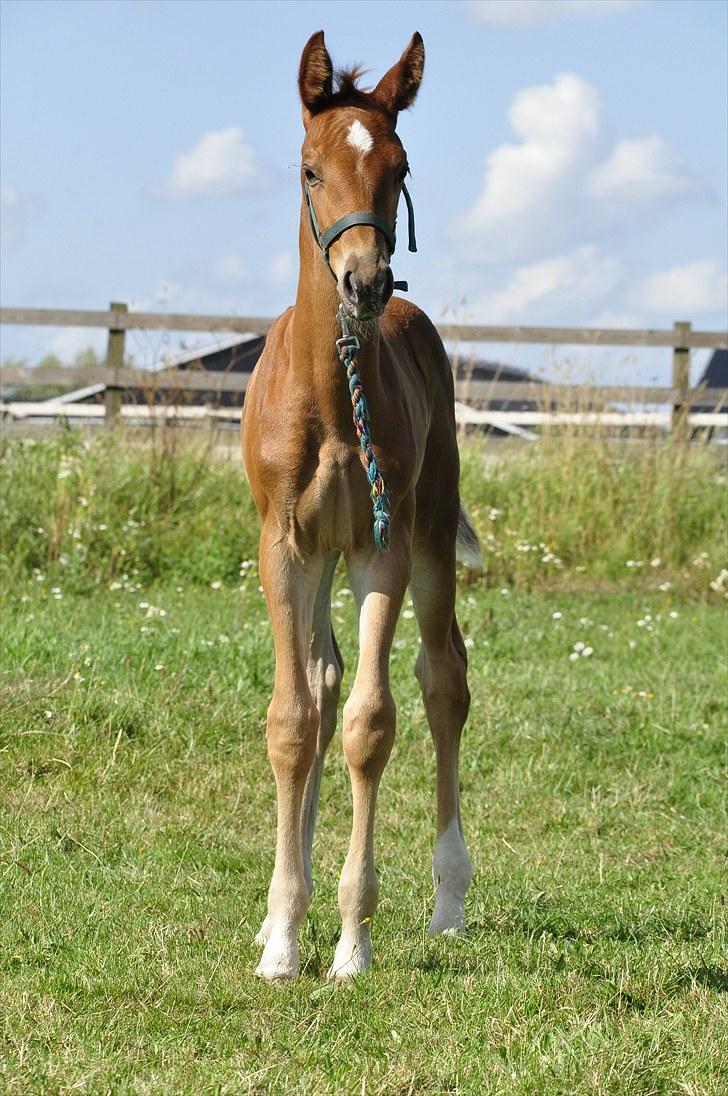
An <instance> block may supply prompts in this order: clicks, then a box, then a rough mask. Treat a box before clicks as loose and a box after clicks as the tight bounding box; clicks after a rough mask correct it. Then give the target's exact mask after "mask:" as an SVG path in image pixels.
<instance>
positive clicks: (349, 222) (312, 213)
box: [304, 183, 417, 293]
mask: <svg viewBox="0 0 728 1096" xmlns="http://www.w3.org/2000/svg"><path fill="white" fill-rule="evenodd" d="M304 187H305V190H304V194H305V197H306V205H307V206H308V216H309V219H310V221H311V231H312V232H313V235H314V239H315V240H316V243H317V244H318V245H319V247H320V248H321V251H322V252H323V256H324V262H325V263H326V265H327V267H328V268H329V270H330V271H331V275H332V277H333V278H336V275H335V274H334V271H333V267H332V266H331V263H330V261H329V248H330V247H331V245H332V243H333V242H334V240H338V238H339V236H341V235H342V233H344V232H346V230H347V228H353V227H354V225H371V226H372V228H376V229H378V230H379V231H380V232H381V233H382V235H383V236H384V238H385V240H386V241H387V243H388V244H389V253H390V255H393V254H394V249H395V247H396V244H397V234H396V227H397V222H396V220H395V223H394V224H393V225H392V226H390V225H388V224H387V222H386V221H384V220H382V218H381V217H379V216H377V214H376V213H367V212H365V211H361V210H359V211H357V212H355V213H345V214H344V216H343V217H339V219H338V221H334V223H333V224H332V225H329V227H328V228H327V229H325V230H324V231H323V232H322V231H321V229H320V228H319V224H318V220H317V218H316V210H315V209H314V207H313V199H312V198H311V189H310V187H309V185H308V183H304ZM402 193H403V194H404V200H405V202H406V203H407V231H408V234H409V245H408V247H409V250H410V251H416V250H417V241H416V240H415V210H414V206H413V205H412V199H411V198H410V195H409V191H408V190H407V187H406V186H405V185H404V183H402ZM394 288H395V289H401V290H403V291H404V292H405V293H406V292H407V290H408V288H409V286H408V285H407V282H395V283H394Z"/></svg>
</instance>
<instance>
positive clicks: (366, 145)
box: [346, 118, 374, 152]
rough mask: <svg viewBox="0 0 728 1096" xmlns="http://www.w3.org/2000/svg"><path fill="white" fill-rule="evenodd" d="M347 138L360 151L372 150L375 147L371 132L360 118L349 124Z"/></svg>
mask: <svg viewBox="0 0 728 1096" xmlns="http://www.w3.org/2000/svg"><path fill="white" fill-rule="evenodd" d="M346 140H347V143H348V144H350V145H351V147H352V148H355V149H357V150H358V151H359V152H371V150H372V149H373V147H374V141H373V139H372V135H371V133H370V132H369V130H368V129H367V128H366V126H363V125H362V124H361V122H360V121H359V119H358V118H357V120H356V121H355V122H352V123H351V125H350V126H349V132H348V133H347V135H346Z"/></svg>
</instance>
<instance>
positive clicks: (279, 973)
mask: <svg viewBox="0 0 728 1096" xmlns="http://www.w3.org/2000/svg"><path fill="white" fill-rule="evenodd" d="M299 969H300V961H299V956H298V947H297V945H296V944H295V943H291V942H290V941H283V940H276V939H274V938H272V937H271V938H270V939H269V940H268V943H267V944H266V945H265V950H264V952H263V954H262V955H261V957H260V962H259V963H258V966H257V967H256V968H255V973H256V974H257V975H258V977H259V978H264V979H265V981H266V982H283V981H286V980H287V979H289V978H295V977H296V975H297V974H298V971H299Z"/></svg>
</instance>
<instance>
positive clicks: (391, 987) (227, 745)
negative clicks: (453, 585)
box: [0, 436, 728, 1096]
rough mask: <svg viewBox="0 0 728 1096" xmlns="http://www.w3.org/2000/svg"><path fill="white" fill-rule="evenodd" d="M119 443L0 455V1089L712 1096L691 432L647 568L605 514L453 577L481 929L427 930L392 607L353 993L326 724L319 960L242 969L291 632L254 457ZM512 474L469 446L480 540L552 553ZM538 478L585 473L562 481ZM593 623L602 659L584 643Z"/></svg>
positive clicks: (717, 796)
mask: <svg viewBox="0 0 728 1096" xmlns="http://www.w3.org/2000/svg"><path fill="white" fill-rule="evenodd" d="M118 445H119V443H118V442H116V441H114V440H111V441H104V442H102V443H100V444H99V443H95V444H94V445H92V446H91V447H90V448H89V449H87V450H86V449H84V448H83V447H82V445H81V443H80V442H79V441H78V439H77V438H75V436H70V437H69V438H66V439H63V440H62V441H61V442H54V443H52V444H51V445H49V446H45V445H41V446H32V447H30V448H28V447H27V446H22V447H20V448H17V447H14V448H13V450H12V451H11V452H10V453H6V461H7V462H8V463H7V464H6V468H10V469H12V470H13V472H14V473H16V474H17V478H16V479H15V480H14V481H13V482H12V483H11V482H10V481H9V479H7V478H6V484H5V504H4V505H5V510H4V531H5V532H7V530H8V529H12V530H13V538H12V539H11V538H10V537H8V539H7V540H6V551H5V563H4V569H3V576H4V582H5V600H4V609H3V619H2V624H3V627H2V651H3V654H2V664H1V671H2V677H1V678H0V782H1V786H2V788H3V790H4V795H3V797H2V804H1V806H0V911H1V915H0V1017H1V1021H0V1030H1V1031H2V1041H1V1042H0V1091H3V1092H8V1093H13V1094H16V1093H17V1094H21V1093H22V1094H25V1093H54V1094H55V1093H71V1092H82V1093H90V1094H96V1093H105V1092H112V1093H125V1092H129V1093H139V1094H142V1093H144V1094H149V1093H154V1094H157V1093H160V1094H161V1093H178V1092H181V1093H188V1092H189V1093H218V1092H221V1093H239V1092H260V1093H262V1092H272V1093H290V1092H296V1093H299V1092H306V1093H307V1092H310V1093H332V1094H333V1093H342V1092H343V1093H357V1094H358V1093H361V1092H362V1091H364V1092H366V1093H368V1094H372V1093H381V1094H390V1093H397V1094H400V1093H401V1094H405V1093H410V1092H412V1093H433V1094H434V1093H443V1092H459V1093H468V1094H469V1093H473V1094H480V1093H486V1094H487V1093H522V1094H524V1096H525V1094H531V1093H623V1094H625V1096H627V1094H632V1093H642V1094H648V1093H649V1094H653V1093H654V1094H658V1093H660V1094H661V1093H676V1094H677V1093H687V1094H690V1096H697V1094H712V1093H716V1094H718V1093H724V1092H725V1091H726V1089H728V1069H727V1068H726V1062H727V1061H728V1037H727V1035H726V1032H728V1007H727V1005H726V991H727V990H728V968H727V967H726V962H725V945H726V922H725V897H724V896H725V877H724V855H725V821H726V820H725V810H724V808H725V797H724V788H723V785H722V783H721V777H722V772H723V765H724V737H725V725H726V703H725V690H724V663H723V654H724V651H725V616H724V605H723V603H722V601H721V600H720V599H719V596H718V593H717V592H715V591H714V590H711V588H710V581H712V580H714V578H715V576H716V574H717V571H718V569H719V568H720V566H721V565H722V562H723V561H722V560H721V558H720V553H721V551H722V550H723V549H722V545H721V544H720V536H719V526H720V521H721V517H720V504H719V502H716V503H715V505H716V507H717V511H718V516H717V517H716V515H715V514H709V513H708V509H709V508H708V507H707V505H706V504H705V500H706V499H709V498H713V499H714V500H717V499H718V498H719V491H718V492H717V493H716V491H715V490H714V484H715V482H716V470H715V468H714V467H711V466H710V463H709V457H708V455H707V454H702V455H700V456H699V461H700V462H703V463H702V465H701V466H700V467H699V466H698V463H696V464H695V465H693V466H691V470H690V475H691V476H694V477H695V484H696V487H695V493H694V497H695V505H694V507H693V510H692V516H691V510H690V502H689V500H690V498H692V497H693V494H689V495H688V496H687V499H688V501H687V502H685V503H684V504H681V505H682V506H683V507H684V511H681V512H684V513H685V515H686V519H687V518H689V519H690V520H685V521H683V522H679V523H677V524H676V525H675V528H676V529H679V530H681V531H680V532H679V534H677V533H676V537H678V540H677V541H676V543H675V544H673V543H672V542H668V541H663V542H662V544H665V545H666V546H667V547H666V549H665V548H663V547H662V545H660V552H661V553H662V562H661V564H660V565H659V566H657V567H654V568H653V567H651V566H650V558H648V555H649V553H648V552H647V550H646V549H647V548H651V547H652V543H653V541H652V540H650V541H649V542H648V540H647V539H646V537H647V535H646V534H644V532H642V533H640V532H637V531H635V532H633V533H630V534H626V533H624V531H623V530H618V531H615V532H614V533H613V534H609V536H607V538H606V541H605V543H606V544H607V545H608V546H613V545H616V544H617V543H618V542H619V543H620V544H625V543H626V539H625V538H627V539H628V537H629V536H631V537H632V538H633V539H632V541H631V545H630V548H629V551H630V553H631V552H632V551H633V550H634V544H635V543H638V538H639V537H643V538H644V539H643V541H642V543H643V544H644V550H643V551H642V554H641V555H640V556H637V555H636V554H635V556H634V557H633V558H634V560H635V561H636V562H641V563H643V566H642V567H641V568H637V567H632V568H627V567H626V563H625V560H624V559H623V558H619V556H618V553H617V551H616V548H615V551H614V553H613V555H612V556H610V557H609V558H610V560H611V562H610V563H609V566H607V565H606V564H605V563H604V560H602V563H601V564H600V563H599V560H598V558H597V555H596V552H595V551H594V549H593V548H592V547H590V545H595V544H596V543H597V541H598V538H599V536H600V535H601V534H600V533H599V528H600V526H599V524H598V522H597V525H596V528H592V527H587V528H586V529H584V530H582V531H581V532H580V533H579V536H580V537H581V541H580V544H581V547H580V548H579V550H578V551H579V552H580V553H581V555H579V554H577V549H576V548H574V554H573V556H572V555H571V554H570V553H567V552H566V551H565V550H564V549H563V547H561V546H559V547H560V551H561V553H562V559H563V564H562V566H561V567H560V568H554V567H552V566H551V565H549V564H544V565H543V567H542V568H539V567H533V565H532V563H531V562H530V561H531V559H532V558H533V557H535V555H536V553H530V555H529V554H528V553H525V552H523V551H516V550H515V548H513V550H512V551H510V549H509V550H508V552H506V551H505V550H504V554H503V556H502V557H501V561H503V560H507V561H510V560H511V559H512V560H513V563H512V564H511V563H510V562H508V567H510V566H511V565H512V567H513V572H512V574H511V575H510V581H509V576H508V574H507V568H506V566H505V563H502V562H497V556H496V553H495V551H492V553H491V585H483V583H481V582H477V583H471V584H469V583H468V582H467V579H466V576H462V581H461V585H460V588H459V594H458V612H459V616H460V619H461V623H462V625H463V629H464V631H465V633H466V635H467V637H468V641H469V645H470V651H469V655H470V659H471V671H470V682H471V690H472V693H473V705H472V709H471V716H470V720H469V723H468V727H467V728H466V735H465V739H464V744H463V757H462V788H463V809H464V821H465V828H466V836H467V838H468V842H469V845H470V849H471V854H472V858H473V863H474V867H475V879H474V882H473V886H472V888H471V891H470V894H469V897H468V903H467V909H468V917H469V925H470V932H469V934H468V935H467V937H465V938H462V939H439V940H430V939H429V938H428V937H427V933H426V928H427V922H428V919H429V914H430V911H431V905H432V883H431V879H430V857H431V851H432V842H433V836H434V834H433V827H434V820H433V801H434V763H433V757H432V749H431V746H430V742H429V736H428V732H427V728H426V724H425V720H424V714H423V709H422V704H421V701H420V698H419V694H418V691H417V687H416V683H415V681H414V677H413V674H412V665H413V662H414V658H415V654H416V650H417V639H416V629H415V623H414V621H413V620H412V619H411V617H410V616H409V614H405V616H404V617H403V619H402V620H401V621H400V626H399V630H398V633H397V641H396V645H395V649H394V651H393V655H392V668H393V689H394V692H395V696H396V699H397V702H398V712H399V716H398V719H399V722H398V733H397V742H396V746H395V749H394V752H393V755H392V759H391V761H390V763H389V766H388V768H387V771H386V773H385V777H384V781H383V785H382V791H381V795H380V801H379V811H378V819H377V864H378V870H379V875H380V883H381V901H380V907H379V911H378V913H377V916H376V918H375V923H374V942H375V967H374V969H373V971H372V972H371V973H370V974H369V975H367V976H366V977H365V978H363V979H361V980H360V981H358V982H357V983H356V984H354V985H353V986H351V987H348V988H334V987H332V986H331V985H330V984H328V983H327V982H326V979H325V972H326V969H327V967H328V965H329V963H330V961H331V957H332V955H333V950H334V946H335V943H336V937H337V930H338V918H337V910H336V884H337V874H338V871H339V870H340V868H341V865H342V863H343V860H344V856H345V853H346V845H347V840H348V828H349V820H350V794H349V784H348V777H347V773H346V769H345V766H344V763H343V759H342V756H341V743H340V737H338V736H337V739H335V741H334V744H333V745H332V749H331V754H330V756H329V759H328V761H327V767H326V774H325V779H324V787H323V792H322V803H321V815H320V823H319V828H318V832H317V838H316V844H315V874H316V892H315V895H314V900H313V902H312V906H311V910H310V913H309V916H308V918H307V920H306V923H305V925H304V927H303V930H302V933H301V945H302V947H301V951H302V961H303V970H302V974H301V977H300V978H299V979H297V980H296V981H295V983H293V984H291V985H287V986H284V987H276V986H270V985H267V984H264V983H261V982H260V981H258V980H257V979H256V978H255V977H254V976H253V973H252V972H253V970H254V967H255V963H256V959H257V949H255V947H254V945H253V936H254V933H255V931H256V930H257V928H258V925H259V922H260V920H261V919H262V916H263V914H264V911H265V898H266V890H267V885H268V880H269V875H270V870H271V868H272V858H273V831H274V823H275V801H274V787H273V779H272V775H271V773H270V770H269V767H268V762H267V758H266V752H265V738H264V735H265V710H266V706H267V703H268V699H269V694H270V686H271V680H272V667H273V652H272V643H271V640H270V634H269V630H268V626H267V623H266V614H265V608H264V603H263V598H262V595H261V594H260V592H259V590H258V577H257V573H256V568H255V566H254V565H253V566H250V565H248V566H246V567H244V568H242V571H243V573H244V575H245V577H244V578H242V579H241V578H240V577H238V574H239V571H240V570H241V566H240V560H241V557H242V558H243V559H245V560H247V559H249V558H250V557H251V556H252V555H253V554H254V548H253V545H254V542H255V535H256V529H255V523H254V521H253V518H252V512H251V509H250V502H249V499H248V498H247V494H246V491H245V488H244V486H243V485H242V484H241V479H240V476H239V472H238V470H237V468H236V467H235V466H234V465H231V466H228V465H224V464H220V463H218V462H210V461H203V460H202V458H201V457H199V455H197V456H195V455H194V454H183V455H179V454H178V455H176V456H175V455H174V454H172V455H170V454H168V453H167V454H165V453H164V452H161V453H159V452H158V453H157V454H156V455H155V454H154V453H151V454H150V451H149V450H148V449H145V450H144V451H140V450H138V449H133V450H132V449H130V450H128V451H124V450H123V448H122V449H119V448H116V449H115V448H114V447H115V446H118ZM64 447H65V448H64ZM74 447H75V448H74ZM69 454H70V455H69ZM62 456H63V457H64V460H65V463H60V458H61V457H62ZM111 458H115V459H111ZM532 459H533V457H532V456H528V460H529V461H530V460H532ZM600 459H601V458H600ZM69 461H70V472H69V474H68V476H65V475H64V476H62V477H61V478H60V479H59V478H58V471H59V468H61V469H68V468H69ZM195 461H196V462H197V463H196V464H195V463H194V462H195ZM155 462H156V463H155ZM523 467H525V466H523ZM155 469H156V471H155ZM195 469H197V471H196V472H195ZM551 472H552V470H551V466H550V465H548V466H547V468H546V472H544V473H543V475H544V479H545V478H546V476H547V475H551ZM593 472H594V470H593V469H592V470H591V471H590V473H589V474H590V475H591V474H592V473H593ZM142 474H143V475H142ZM629 475H630V473H629V472H628V471H627V470H623V471H622V472H621V473H620V476H621V482H623V483H626V482H627V478H628V476H629ZM155 477H156V478H155ZM506 477H510V482H511V487H512V493H511V494H508V493H506V492H505V488H504V486H503V484H504V482H505V479H506ZM519 482H520V481H519V480H518V466H517V462H516V463H514V464H513V465H509V466H508V467H499V468H496V469H492V470H489V473H488V477H487V478H485V479H484V478H483V469H482V462H481V461H480V457H479V454H478V453H477V452H476V451H475V450H473V451H471V452H470V455H469V456H468V459H467V461H466V471H465V477H464V484H465V492H466V496H467V498H468V502H469V505H470V507H471V510H473V512H475V513H476V514H478V515H479V516H478V525H479V528H480V530H481V533H484V532H485V531H487V530H488V528H489V526H488V525H487V524H486V523H487V522H489V523H490V524H491V525H492V526H493V527H494V531H493V535H494V536H495V537H497V539H498V540H499V541H501V542H502V543H503V544H510V543H511V541H512V540H514V539H515V538H513V537H510V536H509V534H508V532H507V531H506V530H507V529H511V530H512V531H514V532H518V536H519V538H524V539H525V538H532V539H536V538H538V539H539V540H543V541H544V543H546V537H545V536H543V535H542V533H543V526H539V521H540V519H538V520H537V518H536V515H537V513H538V512H539V511H538V510H537V508H535V507H532V509H531V512H530V515H529V511H528V508H527V498H528V496H527V491H526V489H525V486H524V484H525V483H526V481H525V480H523V482H522V484H521V486H520V487H519ZM636 489H637V488H636V486H635V490H636ZM544 490H545V488H544ZM552 490H553V492H556V494H557V496H558V498H562V496H559V495H558V492H559V491H562V492H563V491H564V490H566V488H565V487H564V485H563V484H561V485H560V481H559V480H558V477H557V476H556V475H555V474H554V475H553V482H552ZM573 490H576V488H573ZM625 490H626V488H625ZM519 492H520V493H519ZM711 492H712V494H711ZM82 500H85V503H84V502H83V501H82ZM519 500H521V501H519ZM575 505H577V504H576V503H575ZM584 505H585V506H586V503H584ZM488 506H493V507H496V508H498V509H501V510H502V511H504V513H502V514H501V515H498V516H497V517H495V518H493V519H491V518H489V517H488V516H487V514H488V512H487V510H486V507H488ZM509 506H510V510H509V511H508V513H507V514H506V513H505V511H506V509H507V508H508V507H509ZM606 507H607V503H606V502H605V503H600V504H599V506H598V507H597V506H596V505H595V511H596V510H598V511H599V513H601V514H603V512H604V510H605V508H606ZM543 513H544V514H547V515H552V514H553V507H551V506H550V505H547V506H545V507H544V509H543ZM586 513H587V511H586V510H584V514H585V515H586ZM655 513H656V511H655ZM104 515H105V516H104ZM701 515H702V516H701ZM528 520H530V521H531V526H529V525H528V524H527V522H528ZM549 520H554V521H555V519H554V518H550V519H549ZM596 520H597V519H596V518H595V521H596ZM601 520H602V519H601V518H599V522H601ZM567 522H571V519H570V518H568V519H565V521H564V522H562V525H561V528H562V530H564V529H565V528H566V524H567ZM571 524H572V525H573V522H572V523H571ZM99 525H105V526H106V528H105V529H99V528H98V526H99ZM38 528H42V529H43V530H44V531H43V533H42V534H41V533H38V532H37V529H38ZM650 528H651V529H652V530H653V532H651V533H650V534H649V536H650V538H652V537H654V536H656V533H655V532H654V530H655V529H657V528H658V525H654V524H653V525H651V526H650ZM74 530H77V531H78V533H79V535H78V536H75V535H74ZM59 531H60V540H57V539H55V540H54V537H57V534H58V533H59ZM574 536H576V533H574ZM564 542H566V534H565V533H564ZM518 543H521V541H520V540H519V541H518ZM570 543H575V541H572V542H570ZM75 545H80V548H76V547H75ZM121 549H124V551H123V552H122V551H121ZM655 554H657V553H655ZM607 555H608V553H606V551H605V559H606V558H607ZM525 557H528V559H529V563H528V565H526V564H525V563H522V562H521V561H522V559H523V558H525ZM627 558H632V557H627ZM695 560H698V562H697V563H694V561H695ZM499 568H501V569H500V570H499ZM579 568H584V570H580V569H579ZM610 568H611V570H610ZM667 582H669V583H670V586H669V587H668V588H666V589H663V590H660V589H659V588H658V587H659V586H665V584H666V583H667ZM213 583H214V586H213ZM344 583H345V576H344V575H343V574H341V575H339V576H338V580H337V593H336V596H335V602H334V604H335V610H334V612H335V617H336V626H337V634H338V636H339V639H340V642H341V646H342V649H343V654H344V658H345V662H346V665H347V670H346V674H345V687H346V685H347V684H349V685H350V683H351V681H352V667H353V665H354V661H355V621H354V608H353V605H352V599H351V597H350V595H349V594H348V593H347V592H344V591H342V587H343V586H344ZM555 614H561V616H558V615H556V616H555ZM577 643H581V644H584V645H586V646H588V647H591V648H593V653H592V655H591V656H590V657H584V656H583V655H579V656H578V657H577V658H575V659H573V660H572V659H570V657H569V656H570V654H573V653H575V652H574V646H575V644H577Z"/></svg>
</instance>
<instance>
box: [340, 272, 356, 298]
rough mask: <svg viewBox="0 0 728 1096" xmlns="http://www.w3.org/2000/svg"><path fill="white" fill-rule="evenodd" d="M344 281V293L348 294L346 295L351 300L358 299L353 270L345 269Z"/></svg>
mask: <svg viewBox="0 0 728 1096" xmlns="http://www.w3.org/2000/svg"><path fill="white" fill-rule="evenodd" d="M342 281H343V284H344V293H345V294H346V296H347V297H348V298H349V300H350V301H356V299H357V296H356V288H355V286H354V277H353V271H351V270H345V271H344V277H343V279H342Z"/></svg>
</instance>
